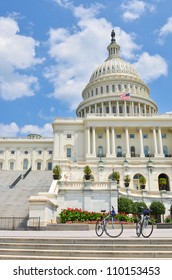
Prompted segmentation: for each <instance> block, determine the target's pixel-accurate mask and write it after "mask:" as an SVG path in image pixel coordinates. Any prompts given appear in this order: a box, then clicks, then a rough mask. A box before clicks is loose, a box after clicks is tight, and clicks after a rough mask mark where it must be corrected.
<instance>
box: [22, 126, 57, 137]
mask: <svg viewBox="0 0 172 280" xmlns="http://www.w3.org/2000/svg"><path fill="white" fill-rule="evenodd" d="M20 133H21V134H25V135H27V134H32V133H35V134H40V135H42V136H49V137H50V136H52V135H53V129H52V125H51V124H50V123H46V124H44V126H43V127H39V126H37V125H25V126H23V127H22V128H21V129H20Z"/></svg>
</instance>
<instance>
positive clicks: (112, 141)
mask: <svg viewBox="0 0 172 280" xmlns="http://www.w3.org/2000/svg"><path fill="white" fill-rule="evenodd" d="M145 129H146V131H147V129H148V128H145ZM143 131H144V128H138V129H137V131H136V133H138V137H135V139H134V142H133V141H132V143H131V140H130V128H128V127H125V128H124V132H123V133H122V136H121V137H125V139H124V140H125V141H124V142H125V145H124V147H123V145H122V141H120V142H119V141H118V142H117V138H116V135H117V133H118V132H117V129H116V128H115V127H106V128H104V134H105V135H104V137H105V139H106V140H105V141H104V142H103V146H104V147H103V149H104V150H105V156H106V157H110V156H113V157H116V156H118V155H117V147H118V146H121V148H122V150H123V152H122V155H121V156H123V155H124V153H125V155H126V157H130V156H131V149H130V148H131V146H135V148H136V150H137V156H139V157H145V148H144V147H145V145H146V146H148V147H149V152H150V153H151V156H154V157H164V153H163V141H162V131H161V128H160V127H159V128H155V127H154V128H149V134H148V137H149V141H148V142H145V143H144V138H143ZM99 132H100V128H96V127H87V128H86V130H85V143H86V147H85V149H86V151H85V152H86V156H94V157H95V156H97V155H98V144H97V141H96V137H97V136H98V133H99ZM132 133H133V132H132ZM136 133H135V134H136ZM138 139H139V142H138ZM118 140H119V139H118ZM119 143H120V144H119ZM150 146H151V147H150ZM147 156H148V154H147Z"/></svg>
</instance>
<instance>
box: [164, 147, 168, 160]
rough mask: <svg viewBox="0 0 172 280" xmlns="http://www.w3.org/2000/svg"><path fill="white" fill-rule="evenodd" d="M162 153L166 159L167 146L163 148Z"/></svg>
mask: <svg viewBox="0 0 172 280" xmlns="http://www.w3.org/2000/svg"><path fill="white" fill-rule="evenodd" d="M163 153H164V155H165V157H168V148H167V146H163Z"/></svg>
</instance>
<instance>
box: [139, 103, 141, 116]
mask: <svg viewBox="0 0 172 280" xmlns="http://www.w3.org/2000/svg"><path fill="white" fill-rule="evenodd" d="M140 115H141V108H140V102H139V116H140Z"/></svg>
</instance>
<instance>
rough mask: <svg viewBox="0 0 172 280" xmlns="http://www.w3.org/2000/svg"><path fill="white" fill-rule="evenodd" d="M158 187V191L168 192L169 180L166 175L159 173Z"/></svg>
mask: <svg viewBox="0 0 172 280" xmlns="http://www.w3.org/2000/svg"><path fill="white" fill-rule="evenodd" d="M158 185H159V190H160V191H162V190H166V191H169V190H170V186H169V178H168V176H167V175H166V174H164V173H161V174H160V175H159V176H158Z"/></svg>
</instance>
